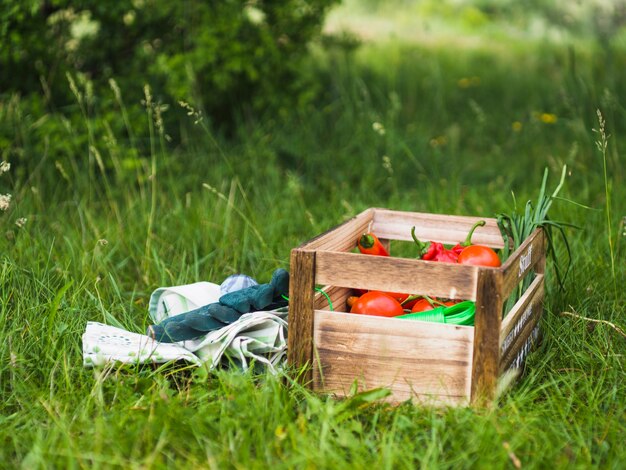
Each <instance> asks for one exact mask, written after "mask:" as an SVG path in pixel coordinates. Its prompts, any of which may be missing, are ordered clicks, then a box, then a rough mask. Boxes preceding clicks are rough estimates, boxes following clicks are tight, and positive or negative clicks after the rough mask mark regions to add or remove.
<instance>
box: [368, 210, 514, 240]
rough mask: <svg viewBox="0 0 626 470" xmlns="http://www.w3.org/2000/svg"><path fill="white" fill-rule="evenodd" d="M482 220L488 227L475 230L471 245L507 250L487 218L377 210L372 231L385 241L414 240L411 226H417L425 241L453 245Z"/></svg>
mask: <svg viewBox="0 0 626 470" xmlns="http://www.w3.org/2000/svg"><path fill="white" fill-rule="evenodd" d="M479 220H484V221H485V222H486V224H485V226H484V227H478V228H477V229H476V231H475V232H474V235H473V236H472V242H473V243H474V244H477V245H479V244H480V245H487V246H490V247H492V248H502V247H504V240H503V239H502V235H501V234H500V229H499V228H498V223H497V222H496V219H493V218H487V217H467V216H457V215H440V214H426V213H420V212H401V211H392V210H387V209H374V219H373V222H372V231H373V232H374V233H375V234H376V235H378V236H379V237H382V238H389V239H391V240H405V241H411V240H412V238H411V227H413V226H415V234H416V236H417V238H419V239H420V240H422V241H431V240H434V241H438V242H441V243H444V244H451V245H454V244H456V243H460V242H463V241H464V240H465V238H466V237H467V233H468V232H469V230H470V229H471V227H472V226H473V225H474V224H475V223H476V222H478V221H479Z"/></svg>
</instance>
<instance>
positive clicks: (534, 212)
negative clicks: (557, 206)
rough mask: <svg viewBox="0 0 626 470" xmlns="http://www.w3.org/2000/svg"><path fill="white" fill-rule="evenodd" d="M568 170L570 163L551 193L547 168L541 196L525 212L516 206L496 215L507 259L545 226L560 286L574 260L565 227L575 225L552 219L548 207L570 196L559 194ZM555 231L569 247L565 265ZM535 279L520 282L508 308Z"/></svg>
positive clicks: (527, 277)
mask: <svg viewBox="0 0 626 470" xmlns="http://www.w3.org/2000/svg"><path fill="white" fill-rule="evenodd" d="M566 173H567V165H563V170H562V172H561V180H560V181H559V184H558V185H557V187H556V189H555V190H554V191H553V192H552V194H551V195H550V194H548V193H547V192H546V186H547V183H548V169H547V168H546V169H545V171H544V173H543V181H542V182H541V189H540V190H539V197H538V198H537V202H536V204H534V205H533V203H532V201H530V200H529V201H528V202H527V203H526V206H525V208H524V213H523V214H520V213H518V212H517V208H516V207H515V211H514V212H513V213H511V214H498V215H497V221H498V227H499V228H500V233H502V238H503V239H504V249H503V251H502V254H503V259H507V258H508V256H509V255H510V253H511V252H512V251H515V250H516V249H517V248H519V247H520V245H521V244H522V243H523V242H524V240H526V239H527V238H528V237H529V236H530V235H531V234H532V233H533V231H535V229H537V228H538V227H541V228H543V230H544V233H545V235H546V239H547V245H548V246H547V253H546V255H547V257H548V259H549V260H550V261H551V262H552V264H553V266H554V271H555V274H556V278H557V281H558V284H559V287H560V288H561V289H563V288H564V284H563V283H564V281H565V278H566V276H567V273H568V272H569V270H570V266H571V261H572V256H571V249H570V244H569V241H568V240H567V236H566V233H565V228H567V227H575V226H574V225H572V224H569V223H567V222H557V221H554V220H552V219H550V217H549V216H548V211H549V210H550V207H551V206H552V202H553V201H554V199H560V200H566V201H568V200H567V199H562V198H559V197H557V196H558V194H559V192H560V191H561V189H562V188H563V184H564V182H565V175H566ZM568 202H572V201H568ZM555 233H556V235H558V236H560V237H561V239H562V241H563V242H564V245H565V248H566V250H567V265H566V266H565V267H564V266H563V259H561V258H559V257H557V253H556V250H555V242H556V240H555ZM532 280H533V276H532V275H529V276H526V278H525V279H524V280H523V281H522V283H520V285H519V286H518V289H517V292H516V293H515V295H512V296H511V297H512V298H509V299H508V301H507V308H506V309H505V312H508V311H509V310H510V308H509V307H512V306H513V305H514V303H515V302H516V301H517V299H518V298H519V297H520V295H521V294H522V293H523V292H524V291H525V290H526V289H527V288H528V286H529V285H530V283H531V282H532Z"/></svg>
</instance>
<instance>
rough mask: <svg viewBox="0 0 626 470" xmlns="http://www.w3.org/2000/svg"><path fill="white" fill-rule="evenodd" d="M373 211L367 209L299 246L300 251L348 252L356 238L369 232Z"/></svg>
mask: <svg viewBox="0 0 626 470" xmlns="http://www.w3.org/2000/svg"><path fill="white" fill-rule="evenodd" d="M373 214H374V210H373V209H367V210H365V211H363V212H361V213H360V214H358V215H357V216H355V217H353V218H351V219H349V220H346V221H345V222H343V223H342V224H340V225H337V226H336V227H334V228H331V229H330V230H327V231H326V232H324V233H322V234H321V235H318V236H317V237H315V238H313V239H311V240H309V241H307V242H306V243H304V244H302V245H300V247H299V249H302V250H324V251H350V250H352V249H353V248H354V247H356V242H357V240H358V238H359V237H360V236H361V235H362V234H364V233H366V232H369V231H370V227H371V224H372V216H373Z"/></svg>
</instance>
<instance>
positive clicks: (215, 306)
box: [147, 269, 289, 343]
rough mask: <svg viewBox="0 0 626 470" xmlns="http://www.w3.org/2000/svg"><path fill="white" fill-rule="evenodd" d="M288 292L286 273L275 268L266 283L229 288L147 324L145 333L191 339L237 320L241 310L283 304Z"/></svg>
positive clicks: (168, 340) (160, 337)
mask: <svg viewBox="0 0 626 470" xmlns="http://www.w3.org/2000/svg"><path fill="white" fill-rule="evenodd" d="M288 293H289V273H288V272H287V271H285V270H284V269H277V270H276V271H274V273H273V274H272V279H271V281H270V282H269V284H259V285H252V286H249V287H246V288H244V289H240V290H238V291H234V292H229V293H228V294H225V295H223V296H221V297H220V298H219V301H218V302H215V303H212V304H208V305H204V306H202V307H200V308H197V309H195V310H191V311H189V312H186V313H181V314H180V315H176V316H173V317H170V318H167V319H165V320H163V321H162V322H160V323H159V324H157V325H150V326H149V327H148V330H147V334H148V336H150V337H152V338H153V339H155V340H157V341H161V342H164V343H174V342H178V341H186V340H190V339H194V338H197V337H199V336H202V335H205V334H207V333H208V332H210V331H214V330H218V329H220V328H223V327H224V326H226V325H229V324H231V323H233V322H235V321H237V320H238V319H239V317H240V316H241V315H242V314H244V313H249V312H253V311H260V310H273V309H276V308H279V307H284V306H286V305H287V301H286V300H285V299H284V298H283V296H284V295H285V296H286V295H287V294H288Z"/></svg>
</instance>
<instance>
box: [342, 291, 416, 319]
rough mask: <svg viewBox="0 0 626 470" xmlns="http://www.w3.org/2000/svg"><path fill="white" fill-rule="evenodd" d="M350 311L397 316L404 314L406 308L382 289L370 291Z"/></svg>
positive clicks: (380, 315)
mask: <svg viewBox="0 0 626 470" xmlns="http://www.w3.org/2000/svg"><path fill="white" fill-rule="evenodd" d="M350 313H361V314H365V315H376V316H379V317H395V316H397V315H402V314H403V313H404V309H403V308H402V305H400V302H398V301H397V300H396V299H394V298H393V297H391V296H390V295H388V294H385V293H384V292H380V291H369V292H367V293H366V294H363V295H362V296H361V297H359V299H358V300H357V301H356V302H355V303H354V305H353V306H352V308H351V309H350Z"/></svg>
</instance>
